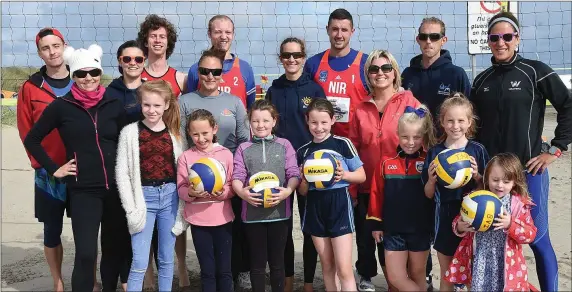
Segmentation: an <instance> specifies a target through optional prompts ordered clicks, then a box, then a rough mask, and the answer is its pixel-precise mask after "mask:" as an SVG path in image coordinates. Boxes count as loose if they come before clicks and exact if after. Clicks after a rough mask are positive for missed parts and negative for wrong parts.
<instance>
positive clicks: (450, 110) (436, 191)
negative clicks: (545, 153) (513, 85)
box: [422, 93, 489, 291]
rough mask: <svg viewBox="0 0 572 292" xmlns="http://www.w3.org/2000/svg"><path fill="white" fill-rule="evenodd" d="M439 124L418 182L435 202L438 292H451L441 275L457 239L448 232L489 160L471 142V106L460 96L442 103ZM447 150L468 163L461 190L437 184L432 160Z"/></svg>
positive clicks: (472, 132)
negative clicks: (468, 171) (460, 154)
mask: <svg viewBox="0 0 572 292" xmlns="http://www.w3.org/2000/svg"><path fill="white" fill-rule="evenodd" d="M439 123H440V126H441V129H442V131H441V132H442V133H443V135H442V136H441V137H440V142H439V143H438V144H437V145H435V146H434V147H432V148H431V149H429V151H428V153H427V159H426V160H425V164H424V166H423V173H422V180H423V183H424V186H425V195H426V196H427V197H428V198H430V199H434V201H435V229H434V230H435V231H434V232H435V234H434V242H433V248H434V249H435V250H436V251H437V258H438V260H439V266H440V268H441V277H440V278H441V281H440V285H439V290H440V291H453V288H454V287H453V284H451V283H449V282H447V281H445V280H444V273H445V271H446V270H447V268H448V267H449V264H450V263H451V259H452V256H453V254H454V253H455V250H456V249H457V246H458V245H459V242H460V241H461V238H460V237H458V236H456V235H455V234H454V233H453V230H452V229H451V224H452V222H453V219H454V218H455V216H457V215H458V214H459V210H460V209H461V201H462V199H463V195H464V194H467V193H468V192H470V191H472V190H474V189H475V188H477V186H478V185H479V184H480V183H481V182H482V176H481V174H482V173H483V172H484V169H485V165H486V164H487V162H488V160H489V156H488V154H487V151H486V150H485V147H483V145H481V144H479V143H477V142H475V141H473V140H471V139H472V138H473V136H474V135H475V132H476V122H475V115H474V114H473V106H472V104H471V102H470V101H469V100H468V99H467V98H466V97H465V96H464V95H463V94H462V93H452V95H451V97H449V98H447V99H445V101H444V102H443V103H442V104H441V107H440V109H439ZM449 149H460V150H462V151H464V152H466V153H467V154H468V155H469V156H470V159H471V167H472V179H471V181H469V182H468V183H467V184H466V185H465V186H463V187H461V188H457V189H449V188H445V187H444V186H442V185H438V184H437V174H436V165H435V164H434V163H433V160H434V159H435V157H436V156H437V155H438V154H439V153H441V152H443V151H445V150H449Z"/></svg>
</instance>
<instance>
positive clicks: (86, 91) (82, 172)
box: [24, 44, 131, 291]
mask: <svg viewBox="0 0 572 292" xmlns="http://www.w3.org/2000/svg"><path fill="white" fill-rule="evenodd" d="M101 55H102V50H101V47H99V46H98V45H95V44H94V45H91V46H90V47H89V49H87V50H85V49H78V50H74V49H73V48H72V47H69V46H68V47H67V48H66V50H65V51H64V56H63V57H64V60H65V61H66V63H68V65H69V67H70V72H71V74H72V78H73V80H74V85H73V86H72V89H71V91H70V93H68V94H67V95H65V96H63V97H62V98H59V99H57V100H55V101H54V102H52V103H51V104H50V105H49V106H48V107H47V108H46V110H45V111H44V112H43V114H42V116H41V117H40V119H39V120H38V122H37V123H36V124H35V125H34V127H33V128H32V129H31V130H30V132H29V133H28V135H27V136H26V139H25V140H24V146H25V147H26V149H27V150H28V151H29V152H30V154H31V155H32V156H33V157H34V158H35V159H36V160H37V161H38V162H39V163H40V164H41V165H42V167H43V168H45V169H46V170H47V172H48V173H49V174H50V175H53V176H54V177H55V178H57V179H61V180H63V181H64V182H66V184H67V186H68V188H69V199H70V209H71V210H72V211H71V220H72V230H73V235H74V241H75V261H74V270H73V274H72V290H73V291H91V290H92V289H93V284H94V283H93V281H94V279H93V267H94V265H95V262H96V259H97V237H98V232H99V225H100V224H101V246H102V258H101V266H100V272H101V280H102V285H103V290H104V291H115V290H116V287H117V279H118V277H119V275H120V273H121V270H122V269H125V268H127V269H129V266H128V265H126V262H127V261H130V259H131V246H130V241H129V232H128V230H127V221H126V218H125V211H124V210H123V208H122V207H121V201H120V199H119V195H118V192H117V188H116V184H115V179H114V178H115V157H116V150H117V140H118V137H119V132H120V130H121V128H122V127H123V126H124V125H125V117H126V115H125V110H124V108H123V104H122V102H121V101H120V100H119V99H117V98H115V97H111V96H109V94H105V88H104V87H103V86H101V84H100V79H101V75H102V74H103V70H102V68H101ZM53 130H57V131H58V132H59V134H60V136H61V138H62V141H63V143H64V146H65V148H66V156H67V158H66V160H68V162H67V163H66V164H64V165H57V164H55V163H54V161H53V160H52V159H51V158H50V157H49V156H48V155H47V153H46V151H45V150H44V149H43V147H42V145H41V144H40V143H41V141H42V140H43V139H44V137H45V136H47V135H48V134H49V133H50V132H52V131H53ZM127 273H128V270H127Z"/></svg>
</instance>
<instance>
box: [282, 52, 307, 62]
mask: <svg viewBox="0 0 572 292" xmlns="http://www.w3.org/2000/svg"><path fill="white" fill-rule="evenodd" d="M292 57H294V59H301V58H304V57H305V56H304V53H302V52H283V53H281V54H280V58H281V59H285V60H288V59H290V58H292Z"/></svg>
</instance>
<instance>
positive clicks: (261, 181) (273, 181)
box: [248, 171, 280, 208]
mask: <svg viewBox="0 0 572 292" xmlns="http://www.w3.org/2000/svg"><path fill="white" fill-rule="evenodd" d="M248 185H249V186H250V187H251V189H250V191H251V192H253V193H258V194H260V197H259V198H260V199H262V200H263V201H264V208H270V207H272V206H270V199H271V198H272V194H277V193H279V192H280V191H279V190H277V189H276V188H277V187H279V186H280V179H279V178H278V176H277V175H276V174H274V173H273V172H270V171H260V172H257V173H255V174H253V175H252V176H250V179H249V180H248Z"/></svg>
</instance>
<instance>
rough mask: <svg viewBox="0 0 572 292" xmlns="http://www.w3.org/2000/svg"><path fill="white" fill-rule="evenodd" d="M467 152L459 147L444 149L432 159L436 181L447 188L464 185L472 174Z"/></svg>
mask: <svg viewBox="0 0 572 292" xmlns="http://www.w3.org/2000/svg"><path fill="white" fill-rule="evenodd" d="M470 158H471V157H470V156H469V154H467V153H466V152H464V151H463V150H460V149H445V150H443V151H441V152H440V153H439V154H437V156H436V157H435V159H434V160H433V162H434V164H435V166H436V173H437V181H438V182H439V184H440V185H442V186H444V187H445V188H448V189H458V188H460V187H462V186H464V185H466V184H467V183H468V182H469V181H470V180H471V177H472V176H473V173H472V171H473V169H472V168H471V160H470Z"/></svg>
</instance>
